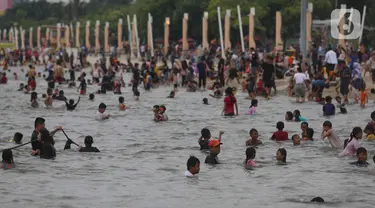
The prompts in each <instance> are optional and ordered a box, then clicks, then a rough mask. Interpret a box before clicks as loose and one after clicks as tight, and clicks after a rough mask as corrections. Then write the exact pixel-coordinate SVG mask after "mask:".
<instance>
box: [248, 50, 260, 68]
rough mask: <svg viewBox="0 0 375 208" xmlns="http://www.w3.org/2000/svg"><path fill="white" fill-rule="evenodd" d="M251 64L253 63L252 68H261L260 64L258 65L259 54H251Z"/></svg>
mask: <svg viewBox="0 0 375 208" xmlns="http://www.w3.org/2000/svg"><path fill="white" fill-rule="evenodd" d="M250 58H251V60H250V62H251V67H257V66H259V63H258V59H259V58H258V54H257V53H251V55H250Z"/></svg>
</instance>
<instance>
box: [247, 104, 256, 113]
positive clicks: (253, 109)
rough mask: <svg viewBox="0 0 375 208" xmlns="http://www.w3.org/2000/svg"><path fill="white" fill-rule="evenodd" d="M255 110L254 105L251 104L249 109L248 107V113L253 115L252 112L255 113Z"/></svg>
mask: <svg viewBox="0 0 375 208" xmlns="http://www.w3.org/2000/svg"><path fill="white" fill-rule="evenodd" d="M255 112H256V107H255V106H253V107H251V108H250V109H249V113H248V114H249V115H253V114H255Z"/></svg>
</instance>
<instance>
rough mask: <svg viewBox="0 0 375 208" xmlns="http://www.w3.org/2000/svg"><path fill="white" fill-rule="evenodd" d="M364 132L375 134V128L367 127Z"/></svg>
mask: <svg viewBox="0 0 375 208" xmlns="http://www.w3.org/2000/svg"><path fill="white" fill-rule="evenodd" d="M363 131H364V132H370V133H371V134H375V128H374V126H373V125H371V124H370V125H367V126H366V127H365V129H364V130H363Z"/></svg>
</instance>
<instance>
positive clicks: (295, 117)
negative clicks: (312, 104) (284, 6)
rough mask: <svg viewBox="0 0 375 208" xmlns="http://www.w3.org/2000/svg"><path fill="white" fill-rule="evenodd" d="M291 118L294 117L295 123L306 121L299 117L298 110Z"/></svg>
mask: <svg viewBox="0 0 375 208" xmlns="http://www.w3.org/2000/svg"><path fill="white" fill-rule="evenodd" d="M293 116H294V121H295V122H300V121H307V119H306V118H304V117H302V116H301V112H300V111H299V110H295V111H294V113H293Z"/></svg>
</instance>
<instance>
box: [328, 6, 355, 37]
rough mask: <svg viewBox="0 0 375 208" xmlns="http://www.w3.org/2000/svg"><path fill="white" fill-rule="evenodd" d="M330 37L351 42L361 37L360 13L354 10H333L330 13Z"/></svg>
mask: <svg viewBox="0 0 375 208" xmlns="http://www.w3.org/2000/svg"><path fill="white" fill-rule="evenodd" d="M331 36H332V37H333V38H335V39H347V40H353V39H357V38H359V37H360V36H361V13H360V12H359V11H358V10H356V9H335V10H333V11H332V12H331Z"/></svg>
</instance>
